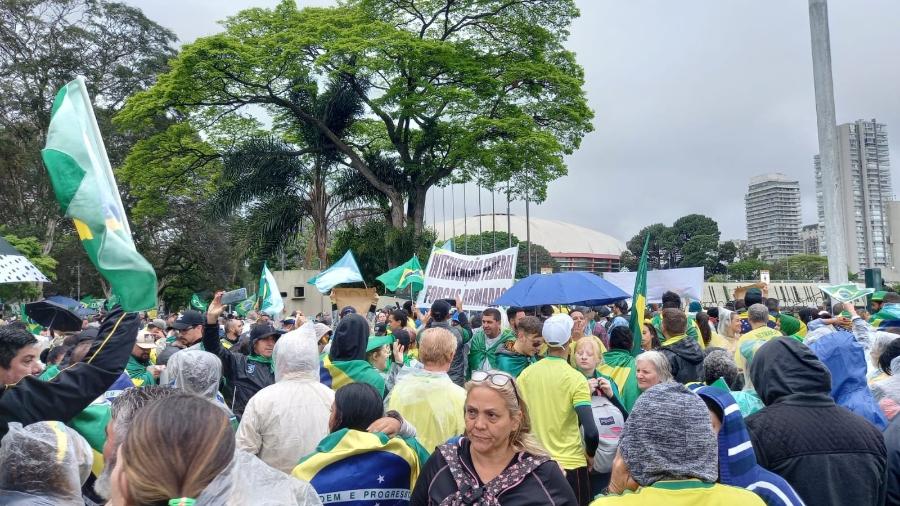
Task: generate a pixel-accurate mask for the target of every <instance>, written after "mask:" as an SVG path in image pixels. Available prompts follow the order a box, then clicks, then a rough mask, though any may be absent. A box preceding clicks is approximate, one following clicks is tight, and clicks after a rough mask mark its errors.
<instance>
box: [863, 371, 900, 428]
mask: <svg viewBox="0 0 900 506" xmlns="http://www.w3.org/2000/svg"><path fill="white" fill-rule="evenodd" d="M869 388H870V389H871V390H872V396H873V397H874V398H875V402H877V403H878V407H879V408H881V412H882V413H884V416H885V417H887V419H888V420H889V421H890V420H893V419H894V418H895V417H896V416H897V414H898V413H900V357H894V359H893V360H891V375H890V376H888V377H887V379H884V380H881V381H879V382H876V383H872V385H870V387H869Z"/></svg>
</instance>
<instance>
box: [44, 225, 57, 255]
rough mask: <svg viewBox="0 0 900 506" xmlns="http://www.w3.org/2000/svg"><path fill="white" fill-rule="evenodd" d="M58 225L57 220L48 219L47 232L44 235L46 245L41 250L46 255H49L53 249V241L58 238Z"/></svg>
mask: <svg viewBox="0 0 900 506" xmlns="http://www.w3.org/2000/svg"><path fill="white" fill-rule="evenodd" d="M58 224H59V223H58V222H57V221H56V218H48V219H47V232H46V233H45V234H44V244H43V247H42V249H41V251H42V252H43V254H44V255H49V254H50V251H51V250H52V249H53V240H54V239H55V238H56V226H57V225H58Z"/></svg>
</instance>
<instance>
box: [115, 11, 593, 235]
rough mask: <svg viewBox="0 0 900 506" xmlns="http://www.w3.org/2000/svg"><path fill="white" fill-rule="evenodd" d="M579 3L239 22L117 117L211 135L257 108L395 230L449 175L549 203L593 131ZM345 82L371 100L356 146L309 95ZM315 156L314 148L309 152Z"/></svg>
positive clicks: (186, 51) (418, 217) (417, 221)
mask: <svg viewBox="0 0 900 506" xmlns="http://www.w3.org/2000/svg"><path fill="white" fill-rule="evenodd" d="M577 14H578V11H577V9H576V8H575V6H574V2H573V1H572V0H562V1H561V0H477V1H476V0H466V1H453V0H446V1H434V0H410V1H404V2H394V1H387V0H351V1H348V2H345V3H344V4H342V5H341V6H340V7H334V8H309V7H307V8H303V9H299V10H298V9H297V7H296V5H295V3H294V2H293V1H291V0H285V1H283V2H282V3H280V4H279V5H278V6H276V7H275V8H273V9H261V8H253V9H247V10H244V11H241V12H240V13H238V14H237V15H235V16H233V17H230V18H228V19H227V20H226V21H225V22H224V27H225V31H224V32H222V33H219V34H216V35H213V36H209V37H203V38H200V39H198V40H196V41H195V42H194V43H192V44H188V45H186V46H185V47H184V48H183V50H182V52H181V53H180V54H179V55H178V56H177V57H176V58H175V59H173V60H172V63H171V70H170V71H169V72H167V73H165V74H163V75H161V76H160V77H159V80H158V82H157V83H156V84H155V85H154V86H153V87H152V88H150V89H149V90H147V91H145V92H141V93H138V94H136V95H134V96H133V97H131V98H130V99H129V100H128V103H127V105H126V107H125V109H124V110H123V111H122V112H121V113H120V114H119V117H118V120H119V121H120V122H121V124H123V125H127V126H129V127H130V128H141V127H142V126H143V125H146V124H147V123H148V122H153V121H158V118H159V117H160V116H167V117H170V118H177V119H178V120H179V121H189V122H190V123H191V124H192V125H193V127H194V128H195V129H197V130H198V131H204V132H214V131H216V130H217V129H219V128H220V127H221V123H222V122H223V121H226V120H227V119H228V118H233V117H235V116H237V115H244V117H247V116H246V115H247V114H248V111H250V110H252V108H253V107H256V108H257V110H259V109H260V108H261V109H262V110H263V111H264V112H265V113H266V114H267V115H268V116H269V118H270V119H271V120H272V129H271V131H272V134H273V135H275V136H278V137H281V138H283V139H285V140H286V141H288V142H294V141H296V140H297V135H296V133H297V130H298V128H299V127H300V126H305V127H308V128H314V129H317V130H318V131H319V132H320V134H321V135H322V136H323V137H324V138H326V139H328V141H329V142H330V143H332V144H333V146H334V147H335V149H336V150H337V152H339V154H340V156H341V163H343V164H345V165H346V166H348V167H350V168H352V169H353V170H354V171H355V172H356V173H357V174H358V176H359V179H361V180H363V181H365V182H366V183H367V184H368V185H369V186H370V187H371V188H372V190H373V192H374V193H377V194H378V195H380V196H381V197H382V198H384V199H385V200H386V201H387V204H388V209H389V217H390V220H389V221H390V224H391V225H392V226H393V227H394V228H397V229H400V228H403V227H405V226H406V225H407V224H409V225H412V226H413V227H414V230H415V232H416V233H417V234H419V233H421V231H422V227H423V221H424V206H425V196H426V194H427V192H428V190H429V188H431V187H433V186H434V185H435V184H438V183H440V182H441V181H444V180H446V179H447V178H448V177H450V176H451V175H452V176H453V177H456V178H458V179H465V180H469V179H478V180H480V181H482V183H483V184H484V185H485V186H492V185H494V184H496V183H497V182H499V181H511V182H512V192H513V194H523V193H525V192H528V194H529V195H530V198H531V199H532V200H536V201H540V200H542V199H543V198H544V195H545V193H544V192H545V188H546V183H547V182H548V181H550V180H552V179H555V178H557V177H559V176H561V175H563V174H565V172H566V168H565V163H564V160H563V157H564V156H565V155H566V154H569V153H571V152H573V150H574V149H576V148H577V147H578V145H579V143H580V141H581V138H582V137H583V135H584V134H585V133H586V132H588V131H590V130H591V118H592V112H591V111H590V109H589V108H588V107H587V102H586V99H585V94H584V91H583V89H582V87H583V83H584V75H583V71H582V69H581V67H580V66H579V65H578V64H577V63H576V62H575V57H574V54H573V53H572V52H570V51H568V50H566V49H565V48H564V47H563V42H564V41H565V38H566V37H567V36H568V31H567V29H568V26H569V25H570V23H571V21H572V19H573V18H574V17H575V16H577ZM332 80H338V81H340V82H342V83H345V84H346V86H348V87H349V89H351V90H352V91H353V92H354V93H355V94H356V95H357V96H358V98H359V100H361V102H362V103H363V104H365V113H366V115H365V118H363V119H361V120H360V121H359V122H358V123H357V124H356V125H355V126H354V127H353V128H352V129H351V131H349V132H347V135H342V134H341V132H337V131H335V130H334V129H333V128H331V127H330V126H329V125H328V124H326V123H325V122H323V121H321V120H320V119H319V118H317V117H316V114H314V110H313V106H312V104H311V103H308V102H305V101H304V100H300V99H298V98H302V97H303V96H305V95H310V94H315V93H314V92H313V91H311V90H315V88H317V87H319V86H321V83H323V82H328V81H332ZM298 146H300V147H302V146H303V145H302V143H298Z"/></svg>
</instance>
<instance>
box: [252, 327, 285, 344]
mask: <svg viewBox="0 0 900 506" xmlns="http://www.w3.org/2000/svg"><path fill="white" fill-rule="evenodd" d="M282 333H283V332H282V331H280V330H278V329H276V328H275V327H273V326H272V325H268V324H267V325H254V326H253V329H252V330H251V331H250V342H251V343H252V342H254V341H256V340H258V339H265V338H267V337H269V336H275V337H276V339H277V338H279V337H281V334H282Z"/></svg>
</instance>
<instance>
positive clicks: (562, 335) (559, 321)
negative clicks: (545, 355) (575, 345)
mask: <svg viewBox="0 0 900 506" xmlns="http://www.w3.org/2000/svg"><path fill="white" fill-rule="evenodd" d="M574 326H575V321H573V320H572V317H571V316H569V315H567V314H555V315H553V316H551V317H550V318H547V320H546V321H545V322H544V329H543V330H542V331H541V334H542V335H543V336H544V341H547V344H548V345H550V346H556V347H563V346H565V345H566V343H568V342H569V339H570V338H571V337H572V327H574Z"/></svg>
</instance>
